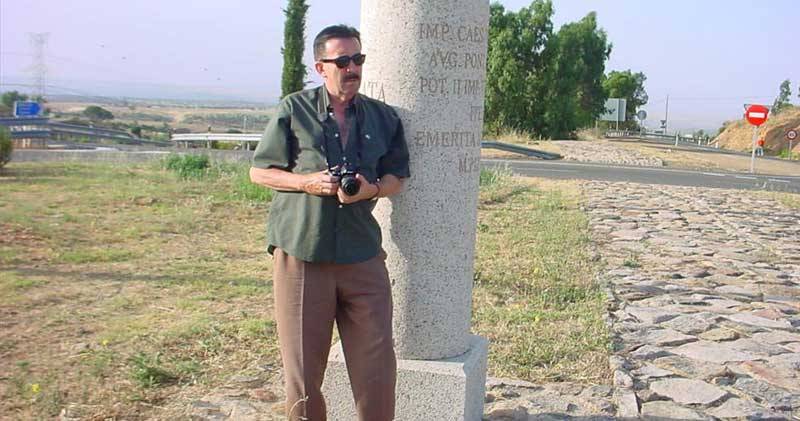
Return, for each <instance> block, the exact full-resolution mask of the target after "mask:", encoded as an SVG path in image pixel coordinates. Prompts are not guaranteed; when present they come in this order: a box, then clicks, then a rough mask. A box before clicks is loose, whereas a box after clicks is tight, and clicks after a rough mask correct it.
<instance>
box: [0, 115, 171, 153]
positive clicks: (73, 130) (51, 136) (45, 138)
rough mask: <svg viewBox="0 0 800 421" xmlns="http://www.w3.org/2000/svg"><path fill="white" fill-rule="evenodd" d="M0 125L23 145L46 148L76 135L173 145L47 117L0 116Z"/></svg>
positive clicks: (126, 142)
mask: <svg viewBox="0 0 800 421" xmlns="http://www.w3.org/2000/svg"><path fill="white" fill-rule="evenodd" d="M0 125H2V126H6V127H8V128H9V130H10V131H11V138H12V139H13V140H15V141H17V142H18V143H19V144H20V146H21V147H39V148H46V147H47V143H48V142H49V141H51V140H69V139H73V138H75V137H81V138H92V139H99V140H111V141H114V142H119V143H123V144H127V145H143V144H146V145H153V146H170V145H171V144H170V143H168V142H159V141H154V140H148V139H140V138H137V137H133V136H131V135H130V134H128V133H127V132H124V131H122V130H115V129H107V128H104V127H91V126H82V125H78V124H67V123H60V122H54V121H50V119H49V118H47V117H33V118H0Z"/></svg>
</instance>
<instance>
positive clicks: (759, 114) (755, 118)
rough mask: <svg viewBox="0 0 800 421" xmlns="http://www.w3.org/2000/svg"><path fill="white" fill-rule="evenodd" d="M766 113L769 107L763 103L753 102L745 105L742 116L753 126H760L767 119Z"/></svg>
mask: <svg viewBox="0 0 800 421" xmlns="http://www.w3.org/2000/svg"><path fill="white" fill-rule="evenodd" d="M768 114H769V108H767V107H765V106H763V105H758V104H754V105H751V106H749V107H747V111H745V112H744V117H745V118H746V119H747V121H748V122H749V123H750V124H752V125H754V126H760V125H762V124H764V122H765V121H767V115H768Z"/></svg>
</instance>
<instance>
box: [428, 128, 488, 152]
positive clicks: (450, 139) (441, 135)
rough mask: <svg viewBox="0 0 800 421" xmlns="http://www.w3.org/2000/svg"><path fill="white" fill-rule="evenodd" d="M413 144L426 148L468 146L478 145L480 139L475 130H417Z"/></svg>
mask: <svg viewBox="0 0 800 421" xmlns="http://www.w3.org/2000/svg"><path fill="white" fill-rule="evenodd" d="M414 145H416V146H420V147H426V148H430V147H443V148H468V147H480V145H481V141H480V137H479V136H476V135H475V132H467V131H457V130H454V131H450V132H439V131H428V130H417V132H416V133H415V134H414Z"/></svg>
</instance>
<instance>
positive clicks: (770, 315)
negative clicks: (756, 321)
mask: <svg viewBox="0 0 800 421" xmlns="http://www.w3.org/2000/svg"><path fill="white" fill-rule="evenodd" d="M752 314H753V315H754V316H758V317H763V318H765V319H770V320H782V319H784V318H785V317H786V315H785V314H783V313H782V312H780V311H779V310H776V309H774V308H765V309H763V310H758V311H754V312H753V313H752Z"/></svg>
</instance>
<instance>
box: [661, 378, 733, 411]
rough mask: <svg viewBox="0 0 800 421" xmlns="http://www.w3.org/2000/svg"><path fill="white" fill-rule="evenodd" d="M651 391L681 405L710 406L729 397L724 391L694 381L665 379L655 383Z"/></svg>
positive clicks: (702, 382)
mask: <svg viewBox="0 0 800 421" xmlns="http://www.w3.org/2000/svg"><path fill="white" fill-rule="evenodd" d="M650 390H652V391H653V392H655V393H657V394H659V395H661V396H666V397H668V398H670V399H672V400H673V401H675V402H677V403H681V404H699V405H710V404H712V403H714V402H716V401H718V400H720V399H722V398H723V397H724V396H726V395H727V392H725V391H724V390H722V389H720V388H718V387H716V386H713V385H710V384H708V383H706V382H704V381H700V380H694V379H664V380H658V381H656V382H653V383H652V384H651V385H650Z"/></svg>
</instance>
